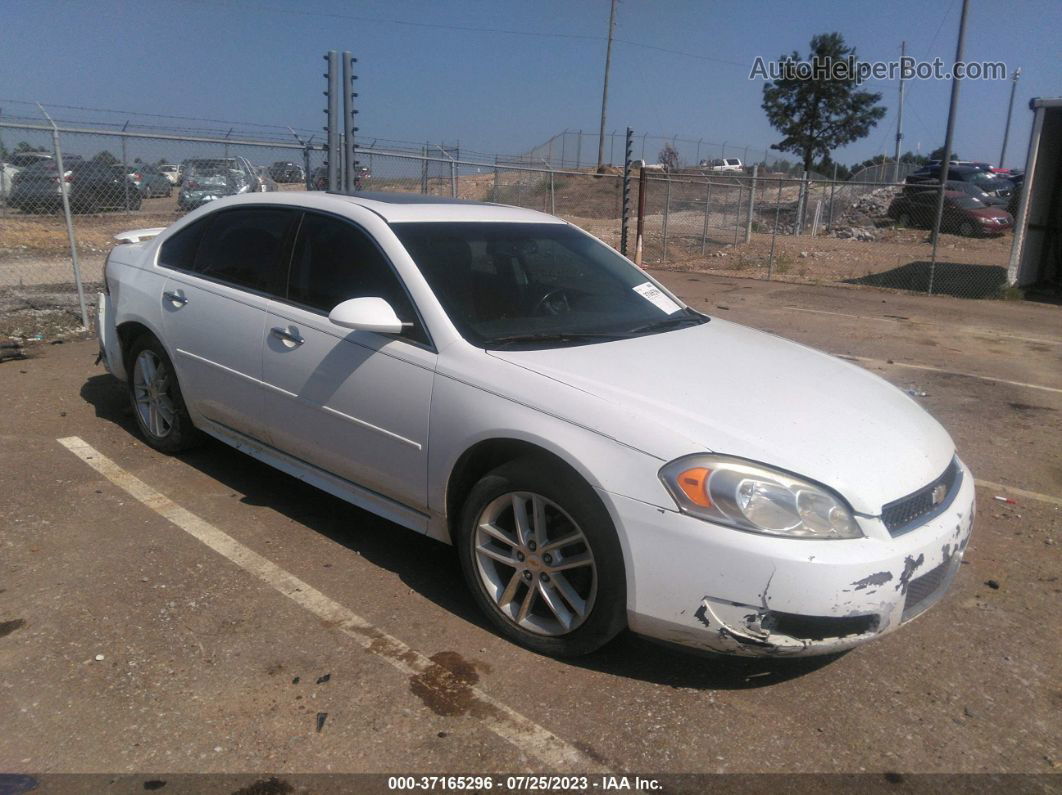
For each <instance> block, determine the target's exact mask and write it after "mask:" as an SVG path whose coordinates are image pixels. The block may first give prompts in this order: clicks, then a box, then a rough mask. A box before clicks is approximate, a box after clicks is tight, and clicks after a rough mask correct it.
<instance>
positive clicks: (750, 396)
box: [98, 192, 974, 656]
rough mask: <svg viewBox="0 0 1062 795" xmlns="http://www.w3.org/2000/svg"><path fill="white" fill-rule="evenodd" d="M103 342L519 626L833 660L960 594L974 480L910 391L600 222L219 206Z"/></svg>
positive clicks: (124, 296)
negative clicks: (386, 527) (446, 562)
mask: <svg viewBox="0 0 1062 795" xmlns="http://www.w3.org/2000/svg"><path fill="white" fill-rule="evenodd" d="M119 238H120V239H123V240H127V241H129V242H127V243H126V244H125V245H119V246H117V247H116V248H115V249H113V250H112V251H111V253H110V255H109V257H108V260H107V263H106V266H105V269H104V270H105V273H104V280H105V290H106V292H105V293H104V294H103V295H101V296H99V300H98V307H99V309H98V328H99V329H100V335H101V336H100V344H101V355H102V357H103V360H104V361H105V362H106V365H107V368H108V369H109V370H110V372H111V373H113V374H114V375H115V376H116V377H117V378H119V379H121V380H123V381H125V382H126V384H127V389H128V394H129V399H130V405H131V406H132V409H133V412H132V413H133V417H134V418H135V422H136V424H137V427H138V429H139V432H140V433H141V434H142V435H143V437H144V439H145V440H146V442H147V443H148V444H149V445H151V446H152V447H154V448H155V449H156V450H159V451H162V452H168V453H169V452H176V451H179V450H182V449H185V448H187V447H189V446H191V445H193V444H195V443H196V441H197V440H198V439H199V437H200V436H201V435H203V434H206V435H208V436H213V437H215V438H217V439H220V440H222V441H223V442H225V443H227V444H230V445H233V446H236V447H238V448H239V449H240V450H242V451H244V452H246V453H247V454H249V455H251V456H253V457H255V458H257V459H258V460H260V461H264V462H266V463H267V464H270V465H271V466H274V467H277V468H278V469H281V470H282V471H284V472H288V473H290V474H292V475H295V476H296V477H298V478H299V479H301V480H304V481H306V482H308V483H311V484H313V485H315V486H317V487H319V488H321V489H323V490H325V491H328V492H330V493H332V494H334V495H337V496H338V497H340V498H342V499H344V500H347V501H349V502H351V503H353V504H355V505H359V506H361V507H363V508H365V509H367V510H369V511H373V512H375V513H377V514H379V515H381V516H384V517H386V518H388V519H390V520H392V521H394V522H396V523H397V524H399V525H402V526H404V527H406V528H410V529H412V530H414V531H416V532H420V533H425V534H427V535H428V536H430V537H433V538H436V539H438V540H441V541H445V542H449V543H453V544H455V545H456V547H457V552H458V555H457V557H458V559H459V561H460V566H461V569H462V572H463V574H464V577H465V580H466V582H467V584H468V586H469V588H470V589H471V592H472V594H473V598H474V599H475V601H476V602H477V604H478V605H479V606H480V608H482V610H483V612H484V614H485V615H486V616H487V618H488V620H489V621H490V622H491V623H492V624H493V625H494V626H495V627H496V628H497V630H498V631H499V632H501V633H502V634H503V635H505V636H506V637H508V638H510V639H512V640H514V641H516V642H518V643H521V644H523V645H525V646H527V647H528V648H531V649H534V650H536V651H538V652H541V653H546V654H554V655H574V654H581V653H586V652H590V651H592V650H594V649H596V648H598V647H600V646H601V645H602V644H604V643H606V642H607V641H608V640H609V639H610V638H612V637H613V636H614V635H616V634H617V633H618V632H620V631H621V630H622V629H623V628H625V627H630V628H631V629H632V630H634V631H635V632H638V633H642V634H645V635H649V636H652V637H656V638H663V639H666V640H668V641H670V642H673V643H681V644H686V645H689V646H692V647H696V648H698V649H712V650H716V651H722V652H730V653H734V654H745V655H772V656H773V655H813V654H825V653H832V652H837V651H840V650H843V649H847V648H850V647H853V646H856V645H858V644H860V643H863V642H865V641H868V640H871V639H873V638H876V637H879V636H881V635H883V634H885V633H887V632H891V631H893V630H895V629H897V628H898V627H900V626H902V625H903V624H905V623H907V622H908V621H910V620H912V619H913V618H914V617H915V616H917V615H919V614H921V613H922V612H923V611H924V610H926V609H927V608H929V607H930V606H931V605H932V604H934V603H935V602H936V601H937V600H938V599H940V598H941V596H942V595H943V594H944V592H945V591H946V590H947V588H948V585H949V583H950V582H951V580H952V578H953V576H954V575H955V572H956V571H957V570H958V568H959V564H960V562H961V559H962V556H963V551H964V550H965V549H966V545H967V542H968V540H969V538H970V532H971V527H972V522H973V515H974V478H973V475H972V474H971V473H970V471H969V470H968V469H967V468H966V466H965V465H964V464H963V463H962V462H961V461H960V460H959V458H958V457H957V456H956V452H955V445H954V443H953V442H952V440H951V438H950V437H949V436H948V434H947V432H946V431H945V430H944V429H943V428H942V427H941V426H940V425H939V424H938V423H937V422H936V421H935V420H934V419H933V418H932V417H931V416H930V415H929V414H928V413H926V412H925V411H924V410H923V409H922V408H921V407H920V406H919V405H918V404H917V403H916V402H915V401H913V400H912V399H911V398H909V397H908V396H906V395H905V394H903V392H901V391H900V390H899V389H897V388H895V387H893V386H891V385H890V384H888V383H887V382H885V381H884V380H882V379H881V378H879V377H877V376H876V375H874V374H872V373H870V372H868V371H866V370H864V369H861V368H860V367H858V366H857V365H855V364H852V363H850V362H847V361H844V360H841V359H836V358H833V357H831V356H828V355H826V354H824V353H820V352H817V351H815V350H812V349H811V348H808V347H806V346H804V345H798V344H795V343H792V342H787V341H785V340H783V339H781V338H779V337H777V336H774V335H771V334H766V333H763V332H760V331H756V330H753V329H751V328H746V327H743V326H739V325H737V324H734V323H730V322H727V321H726V320H723V319H721V318H718V317H709V316H707V315H704V314H702V313H700V312H698V311H696V310H694V309H693V308H691V307H688V306H685V305H684V304H683V303H682V302H681V301H680V300H679V299H678V298H677V297H675V296H674V295H673V294H671V293H670V292H669V291H668V290H667V288H666V287H664V286H663V285H662V284H660V283H658V282H656V281H655V280H654V279H653V278H652V277H651V276H650V275H648V274H647V273H645V272H644V271H642V270H640V269H639V268H637V267H635V266H634V265H633V264H632V263H631V262H630V261H629V260H627V259H626V258H624V257H622V256H620V255H619V254H618V253H617V252H616V251H614V250H613V249H611V248H609V247H607V246H606V245H604V244H603V243H601V242H600V241H598V240H597V239H596V238H593V237H591V236H590V235H588V234H586V233H585V232H583V231H582V230H580V229H579V228H578V227H576V226H573V225H571V224H568V223H566V222H564V221H562V220H561V219H558V218H554V217H552V216H548V215H545V214H542V213H539V212H535V211H532V210H525V209H521V208H516V207H504V206H499V205H491V204H481V203H478V202H462V201H456V200H442V199H433V198H431V197H425V196H420V195H410V194H384V193H366V194H358V195H356V196H337V195H322V194H320V193H311V192H278V193H269V194H257V195H248V196H238V197H232V198H226V199H220V200H218V201H216V202H214V203H212V204H210V205H208V206H206V207H203V208H200V209H199V210H198V211H196V212H193V213H190V214H188V215H187V216H185V217H184V218H182V219H181V220H179V221H177V222H176V223H175V224H173V225H172V226H170V227H168V228H166V229H153V230H137V231H136V232H132V233H128V234H126V235H120V236H119Z"/></svg>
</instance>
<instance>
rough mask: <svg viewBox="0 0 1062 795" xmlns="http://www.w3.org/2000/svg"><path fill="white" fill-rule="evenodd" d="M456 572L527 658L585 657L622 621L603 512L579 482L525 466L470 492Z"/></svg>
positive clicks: (622, 584)
mask: <svg viewBox="0 0 1062 795" xmlns="http://www.w3.org/2000/svg"><path fill="white" fill-rule="evenodd" d="M457 531H458V532H457V547H458V551H459V554H460V558H461V568H462V571H463V572H464V575H465V580H466V582H467V583H468V585H469V587H470V588H471V590H472V594H473V596H474V598H475V600H476V602H477V604H478V605H479V606H480V608H481V609H482V610H483V612H484V613H485V614H486V615H487V617H488V618H489V619H490V621H491V622H492V623H493V624H494V626H495V627H497V628H498V629H499V630H500V632H501V633H502V634H503V635H505V636H506V637H508V638H510V639H511V640H514V641H516V642H517V643H519V644H520V645H522V646H525V647H527V648H529V649H532V650H533V651H536V652H540V653H543V654H549V655H553V656H558V657H566V656H576V655H580V654H588V653H590V652H592V651H594V650H595V649H597V648H599V647H601V646H602V645H604V644H605V643H607V642H608V641H609V640H611V639H612V637H613V636H615V635H616V634H617V633H618V632H619V631H620V630H621V629H623V627H624V626H625V623H626V604H627V599H626V593H627V591H626V578H625V573H624V567H623V555H622V552H621V550H620V545H619V539H618V538H617V537H616V531H615V529H614V528H613V526H612V521H611V519H610V518H609V515H608V512H607V511H606V510H605V508H604V506H603V505H602V504H601V501H600V500H599V499H598V498H597V495H596V494H594V492H593V489H591V488H590V487H589V486H588V485H587V484H586V483H585V482H584V481H582V480H581V479H580V478H578V477H577V476H576V475H575V474H574V473H570V472H565V471H557V468H556V467H555V466H554V467H551V466H550V465H549V464H548V463H543V462H540V461H536V460H534V459H526V458H525V459H521V460H518V461H513V462H510V463H508V464H505V465H503V466H501V467H499V468H498V469H496V470H494V471H493V472H491V473H489V474H488V475H486V476H485V477H484V478H483V479H482V480H480V481H479V483H477V484H476V485H475V487H473V489H472V491H471V493H470V494H469V496H468V499H467V500H466V502H465V506H464V510H463V511H462V515H461V520H460V525H459V527H458V528H457Z"/></svg>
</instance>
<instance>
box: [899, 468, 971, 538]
mask: <svg viewBox="0 0 1062 795" xmlns="http://www.w3.org/2000/svg"><path fill="white" fill-rule="evenodd" d="M961 483H962V470H961V469H960V468H959V461H958V459H957V458H953V459H952V460H951V463H950V464H949V465H948V468H947V469H945V470H944V474H943V475H941V476H940V477H939V478H937V479H936V480H934V481H933V482H932V483H930V484H928V485H927V486H923V487H922V488H920V489H919V490H918V491H916V492H915V493H914V494H908V495H907V496H906V497H901V498H900V499H898V500H894V501H893V502H890V503H888V504H887V505H886V506H885V507H883V508H882V509H881V521H882V522H884V523H885V527H886V528H888V531H889V534H890V535H892V536H893V537H895V536H899V535H903V534H904V533H906V532H909V531H911V530H914V529H915V528H916V527H918V526H919V525H923V524H925V523H926V522H928V521H929V520H930V519H932V518H933V517H934V516H937V515H938V514H939V513H941V512H942V511H944V510H945V509H946V508H947V507H948V506H949V505H951V501H952V500H953V499H955V494H956V492H957V491H958V490H959V486H960V485H961ZM941 487H943V488H942V489H941ZM938 489H941V490H940V491H938ZM934 492H937V494H936V496H937V497H938V498H939V499H934Z"/></svg>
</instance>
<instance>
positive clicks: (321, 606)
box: [56, 436, 606, 772]
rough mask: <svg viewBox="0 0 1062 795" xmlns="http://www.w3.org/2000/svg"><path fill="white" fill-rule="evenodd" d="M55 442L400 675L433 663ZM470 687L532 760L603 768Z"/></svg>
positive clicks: (500, 731) (68, 442)
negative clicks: (386, 663)
mask: <svg viewBox="0 0 1062 795" xmlns="http://www.w3.org/2000/svg"><path fill="white" fill-rule="evenodd" d="M56 441H58V442H59V444H61V445H63V446H64V447H66V448H67V449H68V450H69V451H70V452H72V453H73V454H74V455H76V456H77V457H78V458H80V459H81V460H82V461H84V462H85V463H86V464H88V465H89V466H90V467H92V468H93V469H95V470H96V471H97V472H99V473H100V474H101V475H103V476H104V477H105V478H107V480H109V481H111V483H113V484H114V485H116V486H118V488H120V489H122V490H123V491H125V492H126V493H128V494H129V495H131V496H132V497H134V498H135V499H137V500H139V501H140V502H142V503H143V504H144V505H146V506H147V507H149V508H151V510H153V511H155V512H156V513H157V514H159V515H160V516H162V517H163V518H165V519H167V520H169V521H170V522H172V523H173V524H175V525H176V526H177V527H179V528H180V529H181V530H184V531H185V532H186V533H188V534H189V535H190V536H192V537H193V538H196V539H198V540H199V541H202V542H203V543H204V544H206V545H207V546H208V547H210V548H211V549H212V550H214V551H215V552H217V553H218V554H219V555H222V556H223V557H225V558H227V559H228V560H230V561H231V562H233V563H235V564H236V565H237V566H239V567H240V568H241V569H244V570H245V571H247V572H249V573H251V574H253V575H254V576H256V577H258V578H259V579H261V580H263V581H264V582H265V583H266V584H268V585H270V586H271V587H273V588H274V589H275V590H277V591H279V592H280V593H281V594H283V595H284V596H286V597H288V598H289V599H291V600H292V601H293V602H295V603H296V604H298V605H300V606H301V607H303V608H305V609H306V610H309V611H310V612H311V613H313V614H314V615H315V616H317V617H318V618H320V619H322V620H323V621H325V622H328V624H329V625H330V626H334V627H335V628H336V629H338V630H339V631H341V632H343V633H345V634H346V635H348V636H350V637H351V638H353V639H354V641H355V642H357V643H358V645H360V646H361V647H362V648H364V649H365V650H366V651H369V652H372V653H373V654H376V655H377V656H379V657H380V658H382V659H384V660H386V661H387V662H388V663H389V664H390V665H391V666H393V667H394V668H396V669H397V670H399V671H401V672H402V673H404V674H408V675H417V674H423V673H425V672H426V671H429V670H433V669H435V668H436V667H437V664H436V663H434V662H432V661H431V660H429V659H428V658H427V657H425V656H424V655H423V654H421V653H420V652H418V651H416V650H415V649H411V648H410V647H409V646H407V645H406V644H405V643H403V642H402V641H400V640H399V639H398V638H396V637H394V636H392V635H388V634H387V633H386V632H384V631H383V630H381V629H378V628H377V627H375V626H374V625H373V624H371V623H369V622H368V621H366V620H365V619H364V618H361V617H360V616H358V615H356V614H355V613H353V612H352V611H351V610H349V609H348V608H346V607H344V606H343V605H341V604H339V603H338V602H336V601H334V600H333V599H331V598H329V597H328V596H326V595H325V594H323V593H321V592H320V591H318V590H317V589H316V588H314V587H312V586H311V585H309V584H308V583H306V582H303V581H302V580H300V579H299V578H298V577H296V576H295V575H293V574H290V573H289V572H287V571H285V570H284V569H282V568H280V567H279V566H277V565H276V564H275V563H273V562H272V561H270V560H268V559H267V558H264V557H262V556H261V555H259V554H258V553H257V552H254V551H253V550H251V549H250V548H249V547H246V546H244V545H243V544H241V543H240V542H239V541H237V540H236V539H234V538H232V536H230V535H228V534H226V533H224V532H222V531H221V530H219V529H218V528H216V527H214V525H212V524H210V523H209V522H207V521H205V520H204V519H201V518H199V517H198V516H196V515H195V514H193V513H192V512H191V511H188V510H186V509H184V508H182V507H181V506H180V505H178V504H177V503H175V502H173V501H172V500H171V499H170V498H169V497H167V496H166V495H164V494H161V493H160V492H158V491H156V490H155V489H153V488H152V487H151V486H149V485H147V484H146V483H144V481H142V480H140V479H139V478H137V477H136V476H135V475H132V474H130V473H129V472H127V471H125V470H124V469H122V468H121V467H120V466H118V464H116V463H114V462H113V461H112V460H111V459H109V458H107V457H106V456H104V455H102V454H101V453H100V452H98V451H97V450H96V449H95V448H93V447H92V446H91V445H89V444H88V443H87V442H85V441H84V440H83V439H81V438H80V437H78V436H68V437H66V438H63V439H57V440H56ZM470 690H471V692H472V697H473V699H474V700H475V701H476V703H475V704H474V705H473V708H472V709H471V710H470V711H469V714H471V715H473V716H475V717H476V718H477V719H478V720H479V721H480V722H481V723H482V724H483V725H484V726H485V727H486V728H487V729H489V730H490V731H492V732H494V733H495V734H496V735H498V736H499V737H501V738H502V739H503V740H506V741H508V742H510V743H512V744H513V745H514V746H516V747H517V748H518V749H519V750H520V751H522V752H524V753H526V754H527V755H528V756H531V757H534V758H535V759H536V760H538V762H540V763H542V764H544V765H546V766H548V767H549V768H551V769H553V770H558V769H560V770H564V769H568V770H577V771H580V772H583V771H585V772H606V771H605V769H604V768H603V767H602V766H601V765H600V764H599V763H597V762H595V761H594V760H593V759H591V758H590V757H589V756H587V755H586V754H584V753H583V752H582V751H580V750H579V749H578V748H576V747H575V746H573V745H571V744H570V743H568V742H566V741H564V740H562V739H561V738H559V737H557V736H556V735H555V734H553V733H552V732H550V731H549V730H547V729H544V728H543V727H541V726H539V725H538V724H537V723H535V722H534V721H532V720H530V719H528V718H525V717H524V716H523V715H521V714H520V713H518V712H516V711H515V710H513V709H511V708H510V707H508V706H506V705H505V704H503V703H501V702H500V701H498V700H496V699H495V698H493V697H491V696H490V695H488V694H487V693H484V692H483V691H482V690H480V689H479V688H477V687H471V688H470Z"/></svg>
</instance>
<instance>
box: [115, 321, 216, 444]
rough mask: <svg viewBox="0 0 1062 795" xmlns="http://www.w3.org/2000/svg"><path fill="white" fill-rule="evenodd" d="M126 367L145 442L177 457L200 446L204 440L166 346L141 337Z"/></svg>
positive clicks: (135, 344) (145, 335) (138, 423)
mask: <svg viewBox="0 0 1062 795" xmlns="http://www.w3.org/2000/svg"><path fill="white" fill-rule="evenodd" d="M126 363H127V368H126V369H127V372H128V373H129V380H128V382H127V383H128V389H129V403H130V405H131V406H132V408H133V417H134V418H135V419H136V425H137V428H138V429H139V430H140V435H141V436H143V437H144V441H145V442H147V443H148V445H150V446H151V447H153V448H155V449H156V450H158V451H159V452H162V453H176V452H180V451H181V450H187V449H189V448H190V447H194V446H195V445H196V444H198V443H199V442H200V441H201V438H202V437H201V435H200V432H199V431H198V430H197V429H196V428H195V426H193V425H192V419H191V417H189V416H188V409H187V407H186V406H185V404H184V396H183V395H182V394H181V387H180V384H178V383H177V372H176V370H174V369H173V362H171V361H170V357H169V356H167V355H166V351H165V349H164V348H163V347H162V343H160V342H159V341H158V340H157V339H156V338H155V337H153V336H152V335H150V334H144V335H142V336H140V337H138V338H137V339H136V341H135V342H133V345H132V347H131V348H130V349H129V355H128V359H127V360H126ZM149 365H150V366H151V367H153V372H154V376H152V371H151V370H149Z"/></svg>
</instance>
